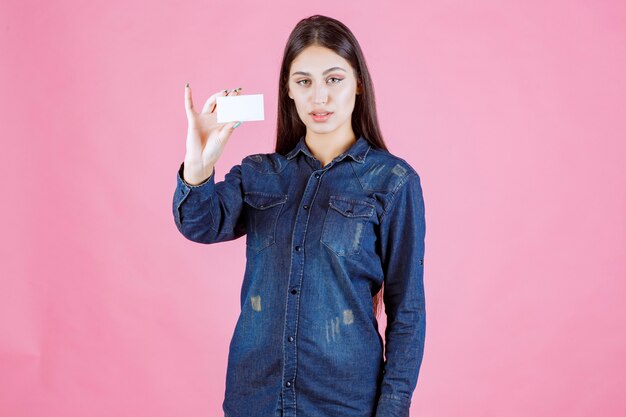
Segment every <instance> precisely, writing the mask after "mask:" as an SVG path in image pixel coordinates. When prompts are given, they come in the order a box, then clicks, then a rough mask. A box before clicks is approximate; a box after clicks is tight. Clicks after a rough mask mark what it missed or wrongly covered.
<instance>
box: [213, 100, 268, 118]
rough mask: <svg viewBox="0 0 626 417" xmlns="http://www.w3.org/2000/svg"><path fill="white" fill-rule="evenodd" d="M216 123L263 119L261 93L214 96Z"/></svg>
mask: <svg viewBox="0 0 626 417" xmlns="http://www.w3.org/2000/svg"><path fill="white" fill-rule="evenodd" d="M216 103H217V107H216V111H217V123H228V122H235V121H240V122H248V121H254V120H265V116H264V112H263V94H247V95H246V94H244V95H241V96H223V97H222V96H218V97H216Z"/></svg>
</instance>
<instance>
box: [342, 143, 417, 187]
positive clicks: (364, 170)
mask: <svg viewBox="0 0 626 417" xmlns="http://www.w3.org/2000/svg"><path fill="white" fill-rule="evenodd" d="M353 166H354V167H355V172H356V174H357V176H358V177H359V181H360V182H361V186H362V187H363V189H365V190H368V191H379V192H385V193H389V194H394V193H395V192H397V190H398V189H400V188H401V187H402V186H403V185H404V184H405V183H406V182H407V181H409V180H410V179H411V178H412V177H416V179H417V181H419V175H418V173H417V170H416V169H415V168H414V167H413V166H412V165H411V164H410V163H409V162H407V161H406V160H405V159H403V158H401V157H399V156H397V155H394V154H392V153H390V152H388V151H386V150H384V149H380V148H374V147H370V149H369V151H368V152H367V155H366V157H365V161H364V163H362V164H354V165H353Z"/></svg>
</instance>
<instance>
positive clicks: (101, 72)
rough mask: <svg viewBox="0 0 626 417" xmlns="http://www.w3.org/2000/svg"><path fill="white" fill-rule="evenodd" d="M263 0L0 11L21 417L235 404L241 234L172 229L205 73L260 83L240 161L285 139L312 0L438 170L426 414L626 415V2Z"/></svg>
mask: <svg viewBox="0 0 626 417" xmlns="http://www.w3.org/2000/svg"><path fill="white" fill-rule="evenodd" d="M261 4H264V5H263V6H261ZM265 4H270V3H265V2H263V3H261V2H252V1H249V2H238V3H233V2H230V1H228V2H227V1H219V2H200V1H188V2H174V1H169V2H164V1H162V2H146V1H128V0H126V1H123V2H122V1H111V0H107V1H89V2H83V1H57V2H41V1H37V2H35V1H32V0H30V1H12V2H6V1H5V2H2V4H1V5H0V23H1V24H2V36H0V54H1V56H0V58H1V61H2V65H0V75H1V77H0V83H1V85H0V89H1V91H2V94H0V115H1V116H0V117H2V122H1V125H2V152H0V178H1V181H2V194H3V204H2V205H1V208H0V219H1V222H2V223H1V230H2V239H1V241H0V276H1V279H0V415H1V416H3V417H38V416H47V417H56V416H72V417H73V416H77V417H79V416H80V417H82V416H90V417H99V416H102V417H111V416H119V417H126V416H129V417H130V416H133V417H135V416H153V417H160V416H222V411H221V403H222V400H223V393H224V383H225V371H226V359H227V352H228V344H229V341H230V337H231V335H232V331H233V329H234V326H235V322H236V319H237V315H238V312H239V289H240V285H241V280H242V276H243V271H244V266H245V265H244V259H245V238H242V239H239V240H236V241H232V242H227V243H222V244H219V245H199V244H196V243H193V242H191V241H188V240H186V239H185V238H184V237H183V236H182V235H181V234H179V232H178V231H177V229H176V227H175V224H174V220H173V216H172V213H171V202H172V194H173V192H174V188H175V185H176V181H175V179H176V171H177V169H178V167H179V164H180V163H181V162H182V160H183V157H184V153H185V134H186V122H187V121H186V118H185V112H184V101H183V97H184V84H185V82H187V81H189V82H190V83H191V86H192V88H193V94H194V99H195V103H196V106H202V104H203V103H204V100H206V98H208V96H209V95H211V94H212V93H213V92H215V91H217V90H219V89H224V88H235V87H239V86H241V87H243V91H242V93H243V94H256V93H262V94H264V95H265V108H266V120H265V121H263V122H248V123H244V125H243V126H242V127H241V128H239V129H238V130H237V131H235V133H234V136H233V137H232V138H231V140H230V142H229V145H228V148H227V150H226V152H225V153H224V155H223V157H222V159H221V160H220V161H219V163H218V165H217V168H216V169H217V171H216V172H217V179H218V180H221V179H223V177H224V174H225V172H227V171H228V170H229V169H230V167H231V166H232V165H234V164H236V163H239V162H240V161H241V159H242V158H243V157H244V156H245V155H248V154H251V153H257V152H272V150H273V143H274V132H275V123H276V90H277V80H278V70H279V65H280V59H281V54H282V51H283V48H284V45H285V41H286V39H287V37H288V35H289V32H290V31H291V29H292V28H293V26H294V25H295V24H296V23H297V21H298V20H299V19H301V18H303V17H306V16H309V15H311V14H315V13H321V14H327V15H330V16H333V17H336V18H338V19H340V20H341V21H343V22H344V23H346V24H347V25H348V26H349V27H350V28H351V29H352V31H353V32H354V33H355V35H356V37H357V38H358V39H359V41H360V43H361V46H362V48H363V50H364V53H365V55H366V58H367V62H368V64H369V68H370V70H371V73H372V77H373V79H374V84H375V87H376V98H377V102H378V111H379V116H380V121H381V126H382V130H383V133H384V135H385V139H386V141H387V143H388V145H389V148H390V150H391V151H392V153H395V154H396V155H398V156H401V157H403V158H405V159H406V160H407V161H408V162H409V163H410V164H412V165H413V166H414V167H415V168H416V170H417V171H418V173H419V174H420V176H421V178H422V184H423V189H424V196H425V200H426V215H427V221H426V222H427V238H426V240H427V242H426V269H425V285H426V296H427V301H426V304H427V311H428V324H427V335H426V349H425V354H424V361H423V365H422V368H421V372H420V377H419V381H418V385H417V389H416V391H415V394H414V396H413V405H412V409H411V414H412V415H413V416H422V417H425V416H432V417H448V416H450V417H453V416H455V417H456V416H464V417H474V416H477V417H478V416H480V417H484V416H533V417H544V416H545V417H548V416H550V417H552V416H568V417H577V416H604V417H607V416H623V415H625V413H626V396H624V391H625V390H626V377H625V375H626V366H625V360H626V355H625V353H626V325H625V320H624V319H625V316H626V314H625V313H626V306H625V303H624V299H625V296H626V294H625V293H626V291H625V290H626V284H625V281H624V278H626V262H625V259H626V258H625V257H626V242H625V237H626V227H625V225H626V221H625V213H626V193H625V190H626V169H625V168H624V157H625V155H626V145H625V139H626V138H625V133H624V132H626V117H625V113H626V111H625V110H626V98H625V97H626V77H624V74H625V73H626V3H624V2H623V1H603V2H598V1H591V0H588V1H545V0H542V1H538V0H532V1H516V2H513V1H509V2H502V1H485V0H482V1H481V0H477V1H474V2H467V1H462V0H454V1H453V0H445V1H441V0H439V1H436V2H435V1H433V2H428V3H427V2H416V1H410V2H409V1H406V2H399V1H394V2H386V3H383V2H380V1H376V2H374V1H371V2H368V1H363V0H360V1H351V2H347V1H342V2H334V3H330V4H328V5H327V6H325V7H314V6H313V5H311V6H306V5H304V4H305V3H304V2H302V5H298V4H297V3H294V2H293V1H274V2H271V6H266V5H265ZM384 325H385V321H384V318H383V320H381V326H382V327H381V331H382V329H384Z"/></svg>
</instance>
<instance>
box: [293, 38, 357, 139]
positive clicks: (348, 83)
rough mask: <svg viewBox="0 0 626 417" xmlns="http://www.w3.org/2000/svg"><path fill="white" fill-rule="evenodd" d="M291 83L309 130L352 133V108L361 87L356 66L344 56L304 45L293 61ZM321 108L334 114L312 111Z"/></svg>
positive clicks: (321, 132) (297, 107)
mask: <svg viewBox="0 0 626 417" xmlns="http://www.w3.org/2000/svg"><path fill="white" fill-rule="evenodd" d="M288 85H289V97H290V98H291V99H292V100H293V101H294V104H295V106H296V110H297V112H298V115H299V116H300V119H301V120H302V122H303V123H304V124H305V126H306V129H307V133H309V132H313V133H315V134H328V133H333V132H335V133H338V134H348V133H352V122H351V120H352V110H353V109H354V103H355V100H356V94H360V93H361V91H360V90H361V88H360V83H358V82H357V78H356V75H355V71H354V68H353V67H352V66H351V65H350V64H349V63H348V61H346V60H345V59H344V58H343V57H341V56H339V55H338V54H336V53H335V52H334V51H332V50H331V49H328V48H325V47H322V46H318V45H312V46H309V47H307V48H305V49H303V50H302V52H300V54H299V55H298V56H297V57H296V59H294V60H293V62H292V63H291V68H290V70H289V83H288ZM318 112H319V113H324V112H330V113H331V114H330V115H329V116H326V117H314V116H313V114H311V113H318ZM352 134H353V133H352Z"/></svg>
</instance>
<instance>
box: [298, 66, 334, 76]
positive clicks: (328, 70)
mask: <svg viewBox="0 0 626 417" xmlns="http://www.w3.org/2000/svg"><path fill="white" fill-rule="evenodd" d="M335 70H341V71H343V72H346V70H345V69H343V68H341V67H332V68H328V69H327V70H326V71H324V72H323V73H322V75H326V74H328V73H329V72H331V71H335ZM294 75H307V76H309V75H311V74H310V73H308V72H305V71H296V72H294V73H293V74H291V76H292V77H293V76H294Z"/></svg>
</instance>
